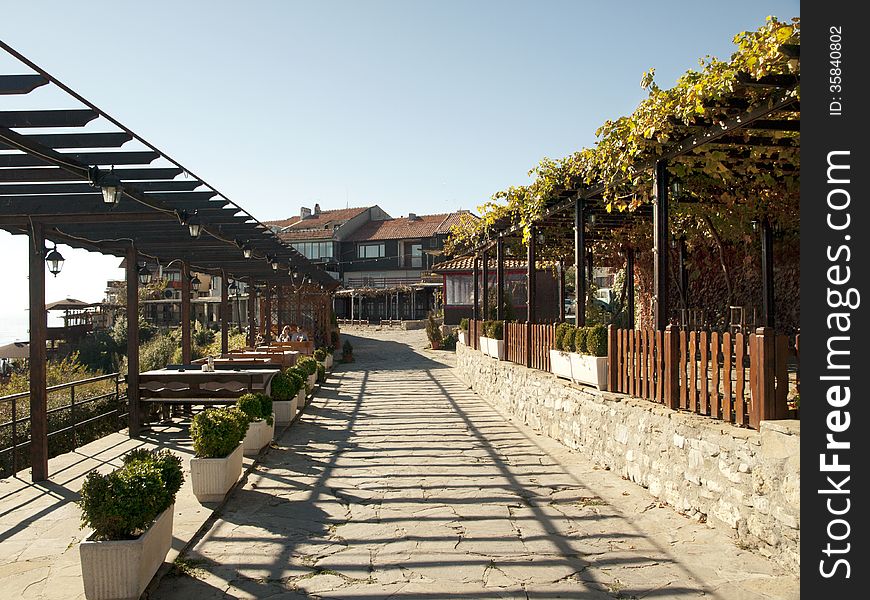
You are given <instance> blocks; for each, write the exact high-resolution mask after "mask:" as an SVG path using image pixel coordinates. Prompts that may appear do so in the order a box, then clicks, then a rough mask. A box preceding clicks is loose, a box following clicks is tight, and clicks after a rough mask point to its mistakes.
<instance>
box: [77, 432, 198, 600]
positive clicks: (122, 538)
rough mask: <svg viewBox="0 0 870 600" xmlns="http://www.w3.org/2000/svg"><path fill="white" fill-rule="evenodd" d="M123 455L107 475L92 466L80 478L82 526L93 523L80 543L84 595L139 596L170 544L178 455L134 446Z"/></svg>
mask: <svg viewBox="0 0 870 600" xmlns="http://www.w3.org/2000/svg"><path fill="white" fill-rule="evenodd" d="M123 461H124V465H123V466H122V467H120V468H119V469H116V470H115V471H112V472H111V473H109V474H108V475H102V474H100V473H98V472H96V471H92V472H91V473H89V474H88V476H87V477H86V478H85V481H84V483H83V484H82V489H81V499H80V500H79V501H78V505H79V506H80V507H81V509H82V527H91V528H93V533H91V534H90V535H89V536H88V537H87V538H85V539H84V540H83V541H82V542H81V543H80V544H79V557H80V559H81V567H82V583H83V584H84V588H85V597H86V598H88V600H108V599H109V598H131V599H133V598H139V596H141V595H142V592H144V591H145V588H146V587H147V586H148V583H149V582H150V581H151V578H152V577H154V574H155V573H156V572H157V569H158V568H160V565H161V564H163V560H164V559H165V558H166V553H167V552H169V548H170V547H171V546H172V517H173V509H174V507H175V494H176V493H177V492H178V490H179V489H180V488H181V484H182V482H183V481H184V475H183V474H182V470H181V459H180V458H179V457H177V456H175V455H174V454H172V453H171V452H169V451H168V450H161V451H159V452H156V451H150V450H145V449H138V450H134V451H132V452H130V453H128V454H127V455H126V456H124V458H123Z"/></svg>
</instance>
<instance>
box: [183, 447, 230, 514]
mask: <svg viewBox="0 0 870 600" xmlns="http://www.w3.org/2000/svg"><path fill="white" fill-rule="evenodd" d="M242 452H243V447H242V444H239V446H238V448H236V449H235V450H233V451H232V452H231V453H230V455H229V456H227V457H226V458H191V459H190V481H191V483H192V484H193V495H194V496H196V499H197V500H199V501H200V502H220V501H221V500H223V499H224V496H226V495H227V492H228V491H229V490H230V488H231V487H233V485H235V483H236V482H237V481H238V480H239V476H240V475H241V474H242Z"/></svg>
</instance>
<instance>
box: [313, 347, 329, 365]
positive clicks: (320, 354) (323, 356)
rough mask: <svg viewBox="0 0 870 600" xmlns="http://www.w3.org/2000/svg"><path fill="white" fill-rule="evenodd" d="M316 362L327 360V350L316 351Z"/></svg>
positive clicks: (319, 349)
mask: <svg viewBox="0 0 870 600" xmlns="http://www.w3.org/2000/svg"><path fill="white" fill-rule="evenodd" d="M314 360H316V361H317V362H323V361H325V360H326V349H325V348H318V349H317V350H315V351H314Z"/></svg>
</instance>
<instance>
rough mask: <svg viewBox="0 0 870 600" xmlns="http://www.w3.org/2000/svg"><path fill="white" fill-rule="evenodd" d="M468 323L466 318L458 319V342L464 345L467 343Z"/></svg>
mask: <svg viewBox="0 0 870 600" xmlns="http://www.w3.org/2000/svg"><path fill="white" fill-rule="evenodd" d="M468 325H469V323H468V319H462V320H460V321H459V343H460V344H462V345H464V346H467V345H468Z"/></svg>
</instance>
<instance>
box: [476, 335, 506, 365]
mask: <svg viewBox="0 0 870 600" xmlns="http://www.w3.org/2000/svg"><path fill="white" fill-rule="evenodd" d="M480 350H481V351H482V352H483V353H484V354H486V355H487V356H491V357H493V358H497V359H498V360H504V358H505V353H504V340H497V339H495V338H488V337H482V338H480Z"/></svg>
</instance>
